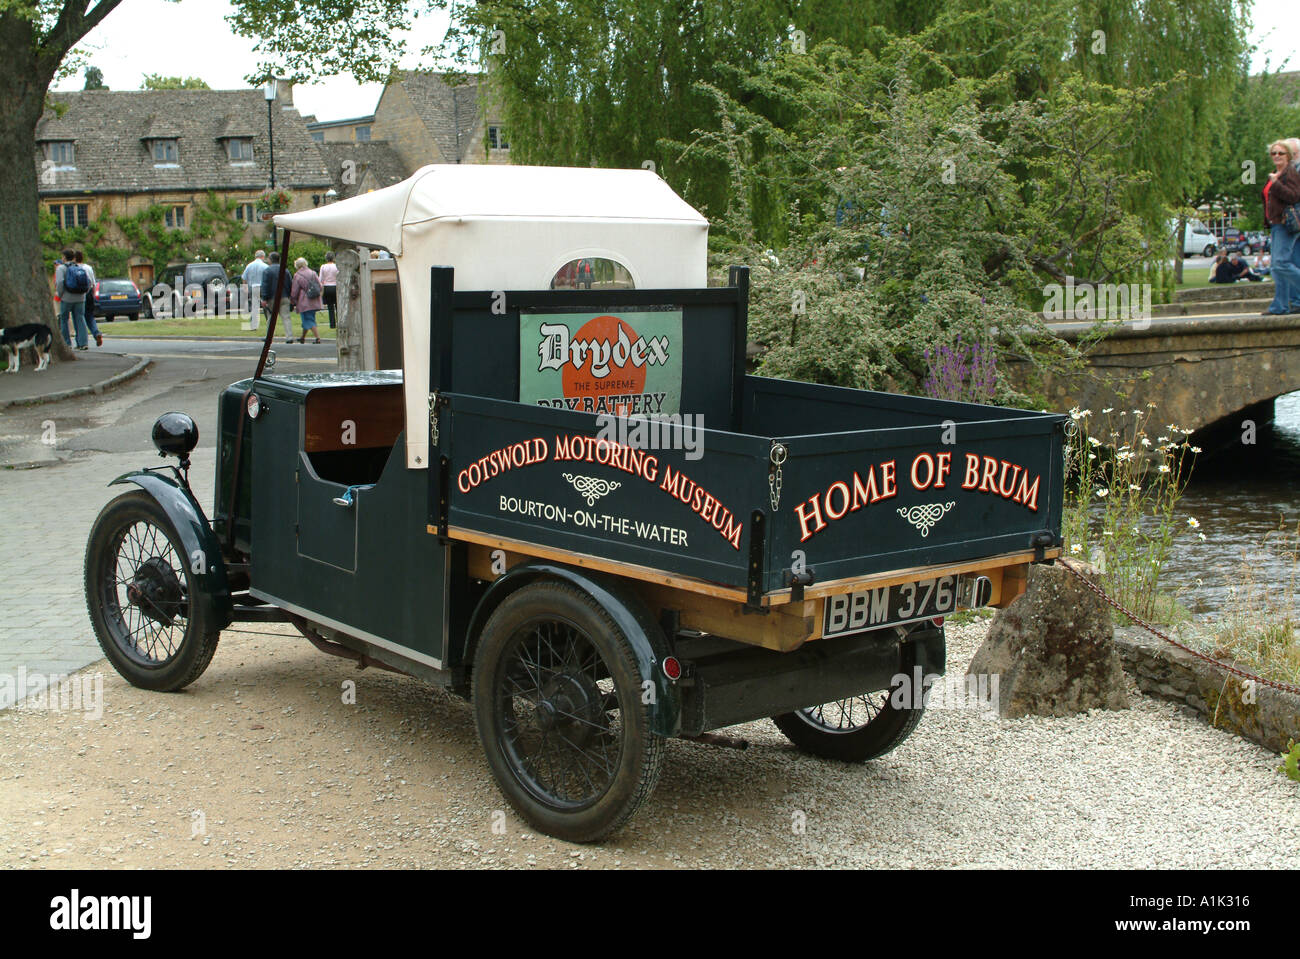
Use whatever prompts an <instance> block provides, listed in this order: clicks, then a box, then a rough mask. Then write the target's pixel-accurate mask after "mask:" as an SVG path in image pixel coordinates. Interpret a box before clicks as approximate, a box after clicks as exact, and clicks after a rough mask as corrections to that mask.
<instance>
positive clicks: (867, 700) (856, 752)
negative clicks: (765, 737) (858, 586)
mask: <svg viewBox="0 0 1300 959" xmlns="http://www.w3.org/2000/svg"><path fill="white" fill-rule="evenodd" d="M912 665H913V664H912V662H911V659H910V657H905V660H904V666H905V668H903V669H901V670H900V672H901V673H903V674H904V675H906V676H910V675H911V674H912ZM926 691H927V692H928V689H927V690H926ZM894 692H895V688H893V687H891V688H889V689H881V690H875V691H872V692H869V693H862V694H859V695H857V696H850V697H848V698H847V699H841V700H838V701H836V702H830V703H821V704H819V705H816V706H806V707H804V708H803V709H796V710H795V711H794V712H792V713H782V714H781V715H780V716H773V717H772V722H774V723H776V727H777V728H778V729H779V730H781V732H783V733H784V734H785V736H786V738H787V739H789V740H790V742H792V743H794V745H795V746H796V747H798V748H799V749H801V750H802V751H803V752H806V753H811V754H812V755H814V756H821V757H822V758H824V759H838V760H841V761H843V762H865V761H866V760H868V759H875V758H876V757H878V756H883V755H884V754H885V753H887V752H889V751H890V750H891V749H893V748H895V747H896V746H898V745H899V744H900V743H902V742H903V740H905V739H906V738H907V737H908V736H910V735H911V734H912V730H914V729H916V727H917V726H918V725H919V724H920V722H921V717H922V716H923V715H924V714H925V706H924V694H922V696H921V697H920V701H919V702H916V703H915V708H910V707H911V706H912V703H909V702H907V701H906V700H903V705H895V704H894V702H895V699H897V698H898V697H895V696H894Z"/></svg>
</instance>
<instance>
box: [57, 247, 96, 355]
mask: <svg viewBox="0 0 1300 959" xmlns="http://www.w3.org/2000/svg"><path fill="white" fill-rule="evenodd" d="M89 291H90V275H89V274H88V273H87V272H86V269H85V267H82V266H79V265H78V264H77V255H76V253H74V252H73V251H72V250H70V249H68V250H64V251H63V262H62V263H60V264H59V265H58V266H57V267H55V269H54V296H55V298H56V299H57V300H58V301H59V331H60V332H61V333H62V334H63V342H64V343H66V344H67V345H68V346H72V335H71V333H70V332H69V330H68V317H69V316H70V317H72V327H73V331H74V332H75V333H76V337H77V349H79V350H86V349H89V348H90V347H89V346H88V345H87V344H86V294H87V293H88V292H89Z"/></svg>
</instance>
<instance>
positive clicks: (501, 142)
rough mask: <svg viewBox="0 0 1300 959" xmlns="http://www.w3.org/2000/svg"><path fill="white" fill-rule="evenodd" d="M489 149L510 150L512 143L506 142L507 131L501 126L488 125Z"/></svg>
mask: <svg viewBox="0 0 1300 959" xmlns="http://www.w3.org/2000/svg"><path fill="white" fill-rule="evenodd" d="M487 136H488V149H489V150H509V149H510V144H509V143H507V142H506V134H505V131H504V130H502V129H501V127H495V126H493V127H488V128H487Z"/></svg>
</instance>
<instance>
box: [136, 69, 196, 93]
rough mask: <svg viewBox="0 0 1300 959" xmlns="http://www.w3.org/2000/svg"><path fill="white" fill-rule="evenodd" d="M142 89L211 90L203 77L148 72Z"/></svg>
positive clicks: (141, 86) (141, 85)
mask: <svg viewBox="0 0 1300 959" xmlns="http://www.w3.org/2000/svg"><path fill="white" fill-rule="evenodd" d="M140 89H141V90H211V89H212V88H211V87H210V86H208V85H207V83H206V82H205V81H204V80H203V79H202V78H201V77H165V76H163V75H162V74H161V73H146V74H145V75H144V80H143V82H142V83H141V84H140Z"/></svg>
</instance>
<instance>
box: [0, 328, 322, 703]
mask: <svg viewBox="0 0 1300 959" xmlns="http://www.w3.org/2000/svg"><path fill="white" fill-rule="evenodd" d="M113 346H114V347H115V348H116V349H120V350H127V351H130V352H132V353H136V354H137V355H148V356H150V357H152V358H153V359H154V365H153V367H152V368H151V369H150V370H149V372H148V373H147V374H145V375H143V376H141V377H138V378H137V379H135V380H133V381H131V382H130V383H129V384H127V385H125V386H123V387H120V388H119V389H116V390H112V391H110V392H108V393H105V394H104V395H102V396H85V397H77V398H74V399H70V400H65V401H63V402H59V403H49V404H45V405H42V406H33V407H15V408H13V409H8V410H5V411H4V413H3V414H0V466H2V467H6V468H4V469H0V582H3V583H4V599H3V610H4V616H3V617H0V708H4V707H6V706H8V705H10V704H11V702H12V700H13V698H14V696H15V695H19V693H18V687H19V686H20V685H23V684H24V683H35V685H34V686H32V687H31V688H39V687H41V686H43V681H42V680H43V678H44V677H46V676H48V675H49V674H51V673H66V672H69V671H71V670H74V669H79V668H81V667H83V666H85V665H87V664H88V663H91V662H94V661H95V660H97V659H99V658H100V657H101V655H102V654H101V653H100V650H99V647H98V645H97V644H96V643H95V639H94V636H93V634H92V632H91V629H90V621H89V620H88V619H87V616H86V603H85V599H84V596H83V589H82V560H83V556H84V553H85V548H86V536H87V534H88V533H89V531H90V526H91V524H92V523H93V522H94V519H95V516H96V515H97V514H98V513H99V510H100V509H101V508H102V507H103V505H104V504H105V503H107V502H108V501H109V500H110V499H112V498H113V497H114V496H116V495H117V494H118V493H120V492H122V489H121V488H120V487H118V488H112V489H110V488H109V487H108V486H107V483H108V482H109V481H110V480H111V479H112V478H113V477H115V476H118V475H120V474H121V473H124V472H127V471H128V470H131V469H137V468H139V467H142V466H156V465H158V463H159V459H158V456H157V453H156V452H155V451H154V449H153V447H152V445H151V443H150V440H149V431H150V427H151V426H152V425H153V421H154V420H155V419H156V418H157V417H158V415H159V414H160V413H164V412H166V411H168V410H183V411H185V412H188V413H190V414H191V415H192V416H193V417H194V418H195V421H196V422H197V423H198V426H199V447H198V449H197V450H196V452H195V454H194V457H193V460H194V466H193V468H192V470H191V474H190V477H191V482H192V484H193V486H194V490H195V493H196V495H197V496H198V498H199V501H200V503H202V504H203V506H204V508H205V509H208V508H210V507H211V503H212V492H213V477H214V469H215V467H214V464H215V462H216V458H215V451H214V441H215V438H216V424H217V396H218V395H219V393H220V391H221V389H222V388H224V387H225V386H226V385H228V384H229V383H232V382H235V381H236V380H239V379H242V378H244V377H246V376H248V375H249V374H250V373H251V372H252V366H253V358H254V357H255V356H256V352H257V345H256V344H252V343H249V344H244V343H218V342H212V341H204V342H190V341H178V340H117V339H114V341H113ZM280 346H281V347H282V350H281V353H280V362H281V363H282V364H291V365H292V366H293V368H294V369H301V370H306V371H312V370H327V369H331V368H333V366H334V348H333V346H332V345H331V346H329V347H325V346H323V345H322V346H321V347H316V346H314V345H310V344H308V345H302V344H295V345H294V346H293V347H292V348H290V347H286V346H285V345H284V344H283V343H282V344H280ZM294 351H297V352H294ZM23 692H26V690H23Z"/></svg>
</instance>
